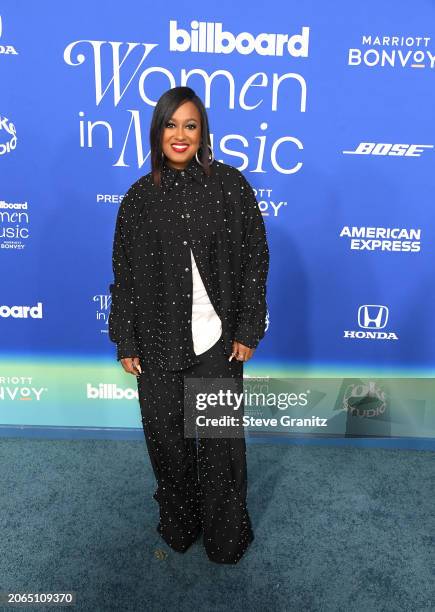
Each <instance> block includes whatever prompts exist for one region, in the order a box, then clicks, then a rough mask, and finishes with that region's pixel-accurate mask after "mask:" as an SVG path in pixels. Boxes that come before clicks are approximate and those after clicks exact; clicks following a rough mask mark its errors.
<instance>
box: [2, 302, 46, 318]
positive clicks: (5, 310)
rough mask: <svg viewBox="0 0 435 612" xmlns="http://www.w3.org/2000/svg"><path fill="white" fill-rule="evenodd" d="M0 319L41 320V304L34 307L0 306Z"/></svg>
mask: <svg viewBox="0 0 435 612" xmlns="http://www.w3.org/2000/svg"><path fill="white" fill-rule="evenodd" d="M0 317H3V318H4V319H8V318H9V317H12V318H13V319H28V318H29V317H31V318H32V319H42V302H38V303H37V304H36V306H5V305H0Z"/></svg>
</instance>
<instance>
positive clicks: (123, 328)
mask: <svg viewBox="0 0 435 612" xmlns="http://www.w3.org/2000/svg"><path fill="white" fill-rule="evenodd" d="M211 170H212V174H211V176H207V175H206V174H205V173H204V172H203V170H202V167H201V166H200V165H199V164H198V163H197V161H196V159H195V157H193V158H192V160H191V161H190V162H189V164H188V166H187V167H186V168H185V169H184V170H175V169H174V168H171V167H170V166H169V165H167V164H166V163H165V164H164V167H163V171H162V186H161V187H156V186H154V184H153V180H152V175H151V172H150V173H148V174H147V175H145V176H143V177H141V178H140V179H139V180H138V181H136V182H135V183H134V184H133V185H132V186H131V187H130V189H129V190H128V192H127V193H126V195H125V197H124V198H123V200H122V203H121V205H120V208H119V212H118V216H117V220H116V227H115V236H114V242H113V258H112V262H113V274H114V282H113V283H112V284H111V285H110V292H111V298H112V299H111V309H110V316H109V337H110V339H111V340H112V341H113V342H115V343H116V344H117V357H118V360H119V359H122V358H124V357H134V356H137V357H140V358H141V359H145V360H152V361H153V362H154V363H157V364H158V365H159V366H160V367H161V368H163V369H165V370H173V371H175V370H181V369H184V368H186V367H189V366H191V365H193V364H194V363H198V362H199V359H198V356H196V355H195V353H194V350H193V339H192V331H191V316H192V271H191V259H190V249H192V252H193V255H194V257H195V261H196V263H197V266H198V270H199V273H200V275H201V278H202V281H203V283H204V286H205V288H206V290H207V293H208V296H209V299H210V301H211V303H212V305H213V307H214V309H215V311H216V313H217V314H218V316H219V317H220V319H221V321H222V335H223V340H224V344H225V350H226V352H227V354H228V355H230V354H231V352H232V342H233V340H237V341H238V342H241V343H242V344H244V345H245V346H248V347H250V348H256V347H257V345H258V343H259V341H260V340H261V339H262V338H263V336H264V333H265V325H266V316H267V304H266V281H267V274H268V269H269V249H268V244H267V239H266V230H265V225H264V221H263V217H262V215H261V212H260V209H259V207H258V202H257V200H256V197H255V194H254V191H253V189H252V187H251V186H250V184H249V183H248V181H247V180H246V178H245V177H244V175H243V174H242V173H241V172H240V171H239V170H238V169H237V168H234V167H233V166H230V165H228V164H224V163H222V162H218V161H217V160H214V161H213V163H212V165H211Z"/></svg>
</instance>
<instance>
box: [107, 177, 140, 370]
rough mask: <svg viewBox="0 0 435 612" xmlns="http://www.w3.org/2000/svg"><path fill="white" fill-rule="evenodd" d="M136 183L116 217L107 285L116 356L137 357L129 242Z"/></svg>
mask: <svg viewBox="0 0 435 612" xmlns="http://www.w3.org/2000/svg"><path fill="white" fill-rule="evenodd" d="M135 195H136V189H135V186H132V187H130V189H129V190H128V192H127V193H126V195H125V196H124V198H123V200H122V202H121V204H120V207H119V210H118V216H117V219H116V225H115V235H114V239H113V254H112V268H113V276H114V282H113V283H112V284H111V285H110V293H111V296H112V300H111V306H110V314H109V338H110V340H111V341H112V342H115V343H116V344H117V359H118V361H119V360H120V359H124V357H137V356H138V349H137V346H136V340H135V336H134V294H133V291H134V284H133V274H132V270H131V262H130V261H129V257H128V252H129V250H128V245H129V240H131V238H130V237H131V234H132V230H133V227H134V214H133V212H134V209H135V206H134V200H135Z"/></svg>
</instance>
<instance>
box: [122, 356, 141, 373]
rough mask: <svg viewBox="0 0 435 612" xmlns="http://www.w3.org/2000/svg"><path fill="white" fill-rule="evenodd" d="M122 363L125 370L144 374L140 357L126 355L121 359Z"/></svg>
mask: <svg viewBox="0 0 435 612" xmlns="http://www.w3.org/2000/svg"><path fill="white" fill-rule="evenodd" d="M121 364H122V367H123V368H124V370H125V371H126V372H128V373H129V374H133V375H134V376H138V375H139V374H142V369H141V367H140V363H139V357H125V358H124V359H121Z"/></svg>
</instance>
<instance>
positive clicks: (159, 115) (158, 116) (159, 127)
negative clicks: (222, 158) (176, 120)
mask: <svg viewBox="0 0 435 612" xmlns="http://www.w3.org/2000/svg"><path fill="white" fill-rule="evenodd" d="M187 101H190V102H193V104H195V106H196V108H197V109H198V111H199V114H200V117H201V144H200V146H199V149H198V159H199V160H200V162H201V163H202V164H203V170H204V172H205V173H206V174H207V176H210V174H211V170H210V162H209V154H210V152H209V148H208V145H210V146H211V142H210V131H209V123H208V117H207V111H206V110H205V106H204V104H203V103H202V100H201V98H199V97H198V96H197V95H196V93H195V92H194V91H193V89H191V88H190V87H173V88H172V89H168V91H166V92H165V93H164V94H162V95H161V96H160V98H159V100H158V102H157V104H156V106H155V108H154V113H153V116H152V119H151V127H150V147H151V172H152V176H153V182H154V185H155V186H157V187H160V184H161V170H162V167H163V164H164V161H163V156H162V153H163V151H162V136H163V130H164V128H165V126H166V123H167V122H168V121H169V119H170V118H171V117H172V115H173V113H174V112H175V111H176V110H177V108H178V107H179V106H181V104H183V103H184V102H187Z"/></svg>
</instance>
